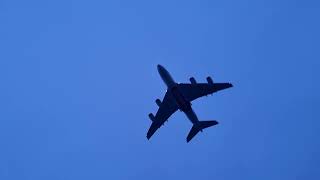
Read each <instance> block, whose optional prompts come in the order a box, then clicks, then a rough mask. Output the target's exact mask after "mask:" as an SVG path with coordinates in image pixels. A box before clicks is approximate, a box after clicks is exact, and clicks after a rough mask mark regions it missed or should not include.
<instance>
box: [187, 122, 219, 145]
mask: <svg viewBox="0 0 320 180" xmlns="http://www.w3.org/2000/svg"><path fill="white" fill-rule="evenodd" d="M217 124H218V122H217V121H199V122H198V123H196V124H194V125H193V126H192V128H191V130H190V132H189V134H188V137H187V142H189V141H191V139H192V138H193V137H194V136H195V135H197V134H198V132H199V131H202V130H203V129H205V128H208V127H210V126H214V125H217Z"/></svg>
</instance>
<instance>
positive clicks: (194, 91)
mask: <svg viewBox="0 0 320 180" xmlns="http://www.w3.org/2000/svg"><path fill="white" fill-rule="evenodd" d="M178 87H179V89H180V91H181V92H182V94H183V96H184V97H185V98H186V100H187V101H190V102H191V101H193V100H195V99H197V98H199V97H202V96H206V95H209V94H212V93H215V92H217V91H220V90H223V89H227V88H230V87H232V84H230V83H196V84H179V85H178Z"/></svg>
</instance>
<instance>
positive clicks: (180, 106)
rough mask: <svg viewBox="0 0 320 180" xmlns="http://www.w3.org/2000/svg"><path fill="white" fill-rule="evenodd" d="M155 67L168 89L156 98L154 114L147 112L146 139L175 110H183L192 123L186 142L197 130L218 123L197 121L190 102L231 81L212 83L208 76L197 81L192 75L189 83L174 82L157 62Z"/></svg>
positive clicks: (228, 85) (211, 92)
mask: <svg viewBox="0 0 320 180" xmlns="http://www.w3.org/2000/svg"><path fill="white" fill-rule="evenodd" d="M157 69H158V72H159V74H160V76H161V78H162V80H163V81H164V83H165V84H166V85H167V88H168V89H167V92H166V94H165V96H164V98H163V100H162V101H161V100H160V99H157V100H156V104H157V105H158V106H159V109H158V111H157V113H156V115H155V116H154V115H153V114H152V113H150V114H149V118H150V120H151V121H152V124H151V126H150V128H149V130H148V133H147V139H148V140H149V139H150V138H151V136H152V135H153V134H154V133H155V132H156V131H157V130H158V129H159V128H160V127H161V126H162V125H164V123H165V122H166V121H167V120H168V119H169V117H170V116H171V115H172V114H174V113H175V112H176V111H177V110H180V111H182V112H184V113H185V114H186V116H187V117H188V119H189V120H190V121H191V122H192V124H193V126H192V128H191V130H190V132H189V134H188V136H187V142H189V141H191V139H192V138H193V137H194V136H195V135H197V133H198V132H199V131H201V132H202V130H203V129H205V128H208V127H211V126H214V125H217V124H218V122H217V121H214V120H213V121H199V119H198V117H197V115H196V113H195V112H194V111H193V109H192V107H191V106H192V105H191V102H192V101H193V100H195V99H197V98H200V97H202V96H207V95H209V94H213V93H215V92H217V91H220V90H223V89H227V88H230V87H233V85H232V84H231V83H214V82H213V80H212V78H211V77H210V76H209V77H207V83H197V81H196V80H195V78H194V77H191V78H190V79H189V80H190V83H188V84H186V83H176V82H175V81H174V80H173V78H172V77H171V75H170V74H169V72H168V71H167V70H166V69H165V68H164V67H163V66H161V65H160V64H159V65H157Z"/></svg>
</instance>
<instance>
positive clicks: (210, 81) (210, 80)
mask: <svg viewBox="0 0 320 180" xmlns="http://www.w3.org/2000/svg"><path fill="white" fill-rule="evenodd" d="M207 82H208V84H210V85H213V80H212V78H211V77H210V76H209V77H207Z"/></svg>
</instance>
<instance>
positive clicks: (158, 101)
mask: <svg viewBox="0 0 320 180" xmlns="http://www.w3.org/2000/svg"><path fill="white" fill-rule="evenodd" d="M156 103H157V105H158V106H159V107H160V106H161V100H160V99H157V100H156Z"/></svg>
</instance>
